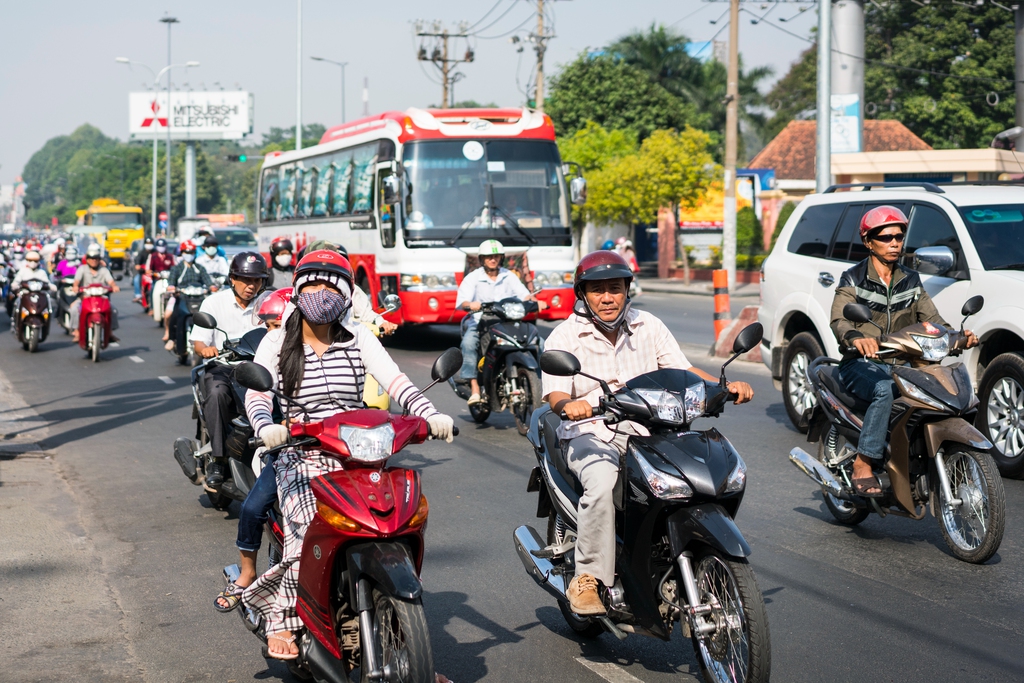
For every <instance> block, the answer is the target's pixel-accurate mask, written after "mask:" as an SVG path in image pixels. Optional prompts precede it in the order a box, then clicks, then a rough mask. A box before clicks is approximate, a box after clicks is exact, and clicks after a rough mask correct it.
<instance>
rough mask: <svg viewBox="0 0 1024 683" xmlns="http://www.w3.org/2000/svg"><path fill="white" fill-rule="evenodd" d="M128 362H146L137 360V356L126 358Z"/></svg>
mask: <svg viewBox="0 0 1024 683" xmlns="http://www.w3.org/2000/svg"><path fill="white" fill-rule="evenodd" d="M128 360H130V361H131V362H133V363H145V362H146V361H144V360H142V359H141V358H139V357H138V356H128Z"/></svg>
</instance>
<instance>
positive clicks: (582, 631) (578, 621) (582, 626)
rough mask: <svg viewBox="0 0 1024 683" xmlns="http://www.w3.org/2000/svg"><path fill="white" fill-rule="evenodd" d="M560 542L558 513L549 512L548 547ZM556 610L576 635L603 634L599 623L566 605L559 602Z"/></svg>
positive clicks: (596, 635)
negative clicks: (579, 614)
mask: <svg viewBox="0 0 1024 683" xmlns="http://www.w3.org/2000/svg"><path fill="white" fill-rule="evenodd" d="M561 542H562V535H561V534H559V533H558V513H557V512H551V513H550V514H549V515H548V545H553V544H555V543H561ZM569 568H571V567H569ZM558 609H559V611H560V612H561V613H562V617H563V618H564V619H565V623H567V624H568V625H569V628H571V629H572V630H573V631H575V632H576V633H577V634H578V635H581V636H583V637H584V638H597V637H598V636H599V635H601V634H602V633H604V626H601V624H600V623H598V622H597V621H596V620H594V619H591V618H590V617H581V616H578V615H577V614H575V613H574V612H573V611H572V610H571V609H569V605H568V604H566V603H565V602H563V601H561V600H559V601H558Z"/></svg>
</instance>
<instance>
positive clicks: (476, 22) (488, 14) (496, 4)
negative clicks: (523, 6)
mask: <svg viewBox="0 0 1024 683" xmlns="http://www.w3.org/2000/svg"><path fill="white" fill-rule="evenodd" d="M504 1H505V0H498V2H496V3H494V6H493V7H491V9H489V10H487V13H486V14H484V15H483V16H482V17H480V18H479V19H477V20H476V21H475V22H473V23H472V24H470V26H469V28H467V29H466V30H467V31H468V30H469V29H471V28H474V27H475V26H476V25H477V24H479V23H480V22H481V21H483V20H484V19H486V18H487V17H489V16H490V15H491V12H493V11H494V10H496V9H498V5H500V4H501V3H503V2H504ZM513 4H515V3H513Z"/></svg>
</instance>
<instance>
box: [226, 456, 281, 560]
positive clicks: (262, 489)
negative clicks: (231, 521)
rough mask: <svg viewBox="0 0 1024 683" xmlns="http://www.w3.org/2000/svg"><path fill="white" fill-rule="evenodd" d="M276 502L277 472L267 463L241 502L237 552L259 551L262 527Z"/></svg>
mask: <svg viewBox="0 0 1024 683" xmlns="http://www.w3.org/2000/svg"><path fill="white" fill-rule="evenodd" d="M276 501H277V472H276V471H275V470H274V463H273V462H269V463H267V464H266V465H264V466H263V469H262V470H260V476H259V477H257V478H256V483H255V484H254V485H253V487H252V490H251V491H249V495H248V496H246V497H245V500H244V501H243V502H242V511H241V513H239V515H238V539H237V540H236V541H235V545H236V546H237V547H238V549H239V550H242V551H245V552H251V553H254V552H256V551H257V550H259V549H260V544H261V543H262V541H263V525H264V524H266V522H267V518H268V517H270V509H271V508H272V507H274V503H275V502H276Z"/></svg>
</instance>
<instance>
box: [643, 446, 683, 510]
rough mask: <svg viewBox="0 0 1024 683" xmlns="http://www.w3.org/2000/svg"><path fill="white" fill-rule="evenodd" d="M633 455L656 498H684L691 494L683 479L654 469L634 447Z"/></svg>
mask: <svg viewBox="0 0 1024 683" xmlns="http://www.w3.org/2000/svg"><path fill="white" fill-rule="evenodd" d="M633 457H634V458H635V459H636V463H637V465H639V466H640V471H641V472H643V474H644V478H645V479H646V480H647V485H648V486H650V487H651V491H653V492H654V495H656V496H657V497H658V498H661V499H663V500H665V499H668V500H685V499H687V498H689V497H690V496H692V495H693V489H692V488H691V487H690V484H689V483H688V482H687V481H686V480H685V479H682V478H681V477H674V476H672V475H671V474H665V473H664V472H662V471H661V470H658V469H655V468H654V466H653V465H651V463H649V462H647V458H645V457H644V456H642V455H640V452H639V451H638V450H636V449H635V448H634V449H633Z"/></svg>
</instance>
